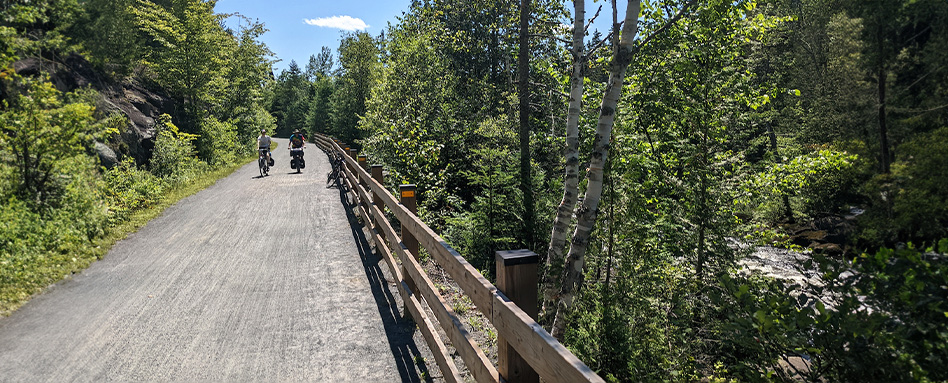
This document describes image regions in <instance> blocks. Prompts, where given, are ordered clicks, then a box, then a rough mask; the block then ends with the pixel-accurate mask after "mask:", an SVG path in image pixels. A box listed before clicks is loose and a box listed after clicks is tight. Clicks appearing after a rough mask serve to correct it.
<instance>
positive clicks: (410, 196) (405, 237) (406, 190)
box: [398, 184, 418, 294]
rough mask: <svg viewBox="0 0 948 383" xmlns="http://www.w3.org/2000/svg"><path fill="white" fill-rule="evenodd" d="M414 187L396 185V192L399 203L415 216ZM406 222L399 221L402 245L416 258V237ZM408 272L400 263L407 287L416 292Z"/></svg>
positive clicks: (416, 209)
mask: <svg viewBox="0 0 948 383" xmlns="http://www.w3.org/2000/svg"><path fill="white" fill-rule="evenodd" d="M416 189H417V188H416V187H415V185H414V184H407V185H406V184H402V185H399V186H398V194H399V195H400V196H401V204H402V206H405V208H406V209H408V211H410V212H411V213H412V214H414V215H415V216H417V214H418V205H417V201H416V200H415V191H416ZM405 224H406V222H401V225H400V226H401V236H402V245H403V246H405V249H406V250H408V252H409V253H411V256H412V257H415V259H416V260H417V259H418V239H416V238H415V236H414V235H412V234H411V231H409V230H408V229H407V228H405ZM409 275H410V274H408V271H407V270H406V269H405V265H404V264H403V265H402V276H403V278H405V282H406V283H407V284H408V287H409V288H410V289H411V291H412V293H414V294H418V287H417V286H416V285H415V281H413V280H412V279H411V278H410V277H409Z"/></svg>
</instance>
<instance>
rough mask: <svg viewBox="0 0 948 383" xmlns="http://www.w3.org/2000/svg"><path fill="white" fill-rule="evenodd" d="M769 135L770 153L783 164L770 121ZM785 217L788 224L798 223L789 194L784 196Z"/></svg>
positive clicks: (768, 126)
mask: <svg viewBox="0 0 948 383" xmlns="http://www.w3.org/2000/svg"><path fill="white" fill-rule="evenodd" d="M767 135H769V136H770V151H771V152H772V153H773V154H774V161H776V162H777V163H782V162H783V160H782V159H781V157H780V152H779V151H778V149H777V133H776V132H774V127H773V126H771V125H770V121H767ZM783 215H784V216H786V217H787V222H790V223H791V224H792V223H795V222H796V219H794V218H793V209H792V208H791V207H790V196H789V195H787V194H784V195H783Z"/></svg>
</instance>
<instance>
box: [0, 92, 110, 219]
mask: <svg viewBox="0 0 948 383" xmlns="http://www.w3.org/2000/svg"><path fill="white" fill-rule="evenodd" d="M2 81H4V85H5V86H6V87H7V89H11V88H13V89H16V90H15V91H16V92H17V93H15V95H14V97H12V98H11V99H10V101H9V102H8V101H6V100H4V108H3V109H4V110H3V112H2V114H0V124H2V125H3V127H4V128H3V131H2V133H0V148H2V149H3V151H4V152H6V153H9V155H8V156H4V157H3V160H4V162H5V163H7V164H8V165H9V166H10V167H11V168H13V169H14V176H15V180H14V181H13V182H14V184H15V185H16V190H17V194H18V195H19V197H20V198H22V199H24V200H32V201H35V202H36V203H38V204H41V205H43V204H47V203H50V202H54V200H55V198H56V195H57V193H59V192H60V191H59V190H58V188H59V187H60V186H61V185H58V184H57V179H58V175H59V174H61V171H60V170H59V169H58V164H59V162H60V161H61V160H63V159H65V158H68V157H71V156H73V155H75V154H77V153H80V152H82V151H83V150H84V149H86V148H87V147H88V146H89V145H90V144H91V141H92V138H93V136H94V135H95V134H96V133H98V132H97V131H96V130H95V129H96V128H97V127H98V126H96V125H94V124H92V111H93V107H92V106H90V105H88V104H85V103H79V102H74V103H67V102H65V100H64V98H63V95H62V94H61V93H60V92H59V91H57V90H56V89H55V88H54V87H53V85H52V84H51V83H49V82H46V81H43V80H34V79H23V78H19V77H15V78H14V79H13V80H2Z"/></svg>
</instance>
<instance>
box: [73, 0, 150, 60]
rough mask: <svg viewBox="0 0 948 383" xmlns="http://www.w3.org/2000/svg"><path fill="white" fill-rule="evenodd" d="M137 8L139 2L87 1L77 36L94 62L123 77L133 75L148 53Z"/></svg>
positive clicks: (126, 0) (131, 0)
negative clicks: (143, 44) (134, 11)
mask: <svg viewBox="0 0 948 383" xmlns="http://www.w3.org/2000/svg"><path fill="white" fill-rule="evenodd" d="M136 5H137V2H136V1H135V0H88V1H85V2H84V3H83V7H82V8H83V10H84V12H83V13H82V14H81V16H80V17H81V22H80V23H78V25H77V28H75V29H76V31H75V32H74V34H75V35H76V39H77V40H78V41H79V42H80V43H81V44H82V45H83V47H84V48H85V50H86V51H88V53H89V54H88V56H87V58H88V59H89V60H90V61H92V62H93V63H95V64H96V65H97V66H98V67H101V68H103V69H104V70H106V71H109V72H112V73H115V74H117V75H119V76H125V75H129V74H131V73H132V70H133V69H134V66H135V64H136V61H137V60H138V57H139V56H140V55H141V53H142V52H143V51H144V47H143V46H142V37H141V36H140V34H139V33H138V27H137V25H136V23H135V15H134V13H133V9H134V8H133V7H135V6H136Z"/></svg>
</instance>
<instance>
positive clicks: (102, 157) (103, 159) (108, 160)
mask: <svg viewBox="0 0 948 383" xmlns="http://www.w3.org/2000/svg"><path fill="white" fill-rule="evenodd" d="M95 154H96V155H98V156H99V163H101V164H102V166H105V167H106V168H107V169H111V168H113V167H115V165H117V164H118V162H119V159H118V155H116V154H115V151H114V150H112V148H110V147H109V146H108V145H106V144H103V143H101V142H99V141H96V142H95Z"/></svg>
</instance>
